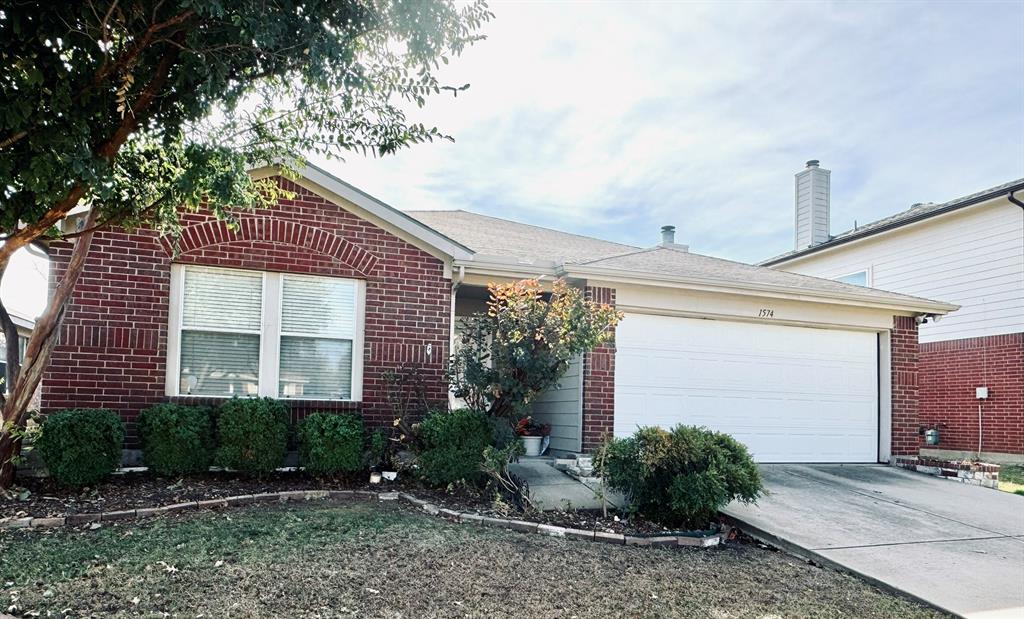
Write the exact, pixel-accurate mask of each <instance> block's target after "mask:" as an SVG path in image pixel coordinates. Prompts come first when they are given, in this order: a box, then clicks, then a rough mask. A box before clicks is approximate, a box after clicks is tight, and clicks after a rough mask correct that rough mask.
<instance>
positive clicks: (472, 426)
mask: <svg viewBox="0 0 1024 619" xmlns="http://www.w3.org/2000/svg"><path fill="white" fill-rule="evenodd" d="M419 439H420V443H421V448H420V453H419V458H418V460H417V462H418V464H419V466H420V472H421V474H422V475H423V478H424V479H425V480H427V481H428V482H430V483H432V484H435V485H438V486H447V485H448V484H451V483H455V482H458V481H466V482H470V483H478V482H480V481H482V480H483V478H484V473H483V470H482V465H483V461H484V449H486V448H487V447H490V446H492V445H494V426H493V425H492V423H491V420H490V418H489V417H488V416H487V415H485V414H484V413H481V412H478V411H473V410H470V409H468V408H463V409H459V410H455V411H451V412H447V411H439V412H435V413H431V414H430V415H429V416H428V417H427V418H426V419H424V420H423V423H421V424H420V428H419Z"/></svg>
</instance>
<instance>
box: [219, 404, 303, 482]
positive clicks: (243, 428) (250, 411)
mask: <svg viewBox="0 0 1024 619" xmlns="http://www.w3.org/2000/svg"><path fill="white" fill-rule="evenodd" d="M216 415H217V421H216V425H217V445H218V447H217V453H216V457H215V461H216V462H217V464H219V465H220V466H223V467H225V468H229V469H234V470H236V471H241V472H243V473H248V474H250V475H255V476H257V477H259V476H264V475H267V474H269V473H272V472H274V469H276V468H277V467H279V466H281V464H282V463H283V462H284V456H285V453H287V450H288V409H287V408H285V406H284V404H282V403H280V402H278V401H277V400H274V399H272V398H251V399H244V400H243V399H239V398H234V399H231V400H228V401H227V402H225V403H224V404H222V405H221V406H220V408H219V409H218V410H217V414H216Z"/></svg>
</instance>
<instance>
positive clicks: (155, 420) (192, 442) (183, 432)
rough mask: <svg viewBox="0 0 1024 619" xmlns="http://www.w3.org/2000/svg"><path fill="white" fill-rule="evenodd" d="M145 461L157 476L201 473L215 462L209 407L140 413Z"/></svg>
mask: <svg viewBox="0 0 1024 619" xmlns="http://www.w3.org/2000/svg"><path fill="white" fill-rule="evenodd" d="M136 423H137V427H138V429H139V437H140V438H141V440H142V459H143V461H144V462H145V463H146V466H148V467H149V468H150V469H151V470H153V471H154V472H155V473H157V474H158V475H166V476H172V475H184V474H186V473H202V472H203V471H206V470H207V469H208V468H210V462H212V461H213V450H214V443H213V418H212V411H211V410H210V408H209V407H206V406H185V405H183V404H157V405H156V406H153V407H151V408H147V409H145V410H143V411H142V412H141V413H139V418H138V420H137V422H136Z"/></svg>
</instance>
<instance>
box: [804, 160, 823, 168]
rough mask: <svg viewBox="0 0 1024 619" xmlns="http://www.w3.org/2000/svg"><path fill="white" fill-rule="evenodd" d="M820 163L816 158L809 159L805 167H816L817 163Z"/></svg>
mask: <svg viewBox="0 0 1024 619" xmlns="http://www.w3.org/2000/svg"><path fill="white" fill-rule="evenodd" d="M820 163H821V162H820V161H818V160H817V159H811V160H810V161H808V162H807V167H808V168H816V167H818V164H820Z"/></svg>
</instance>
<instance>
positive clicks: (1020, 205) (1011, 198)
mask: <svg viewBox="0 0 1024 619" xmlns="http://www.w3.org/2000/svg"><path fill="white" fill-rule="evenodd" d="M1015 193H1017V192H1016V191H1011V192H1010V193H1008V194H1006V199H1007V200H1009V201H1010V202H1013V203H1014V204H1016V205H1017V206H1019V207H1021V208H1022V209H1024V202H1021V201H1020V200H1018V199H1017V198H1016V197H1014V195H1013V194H1015Z"/></svg>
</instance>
